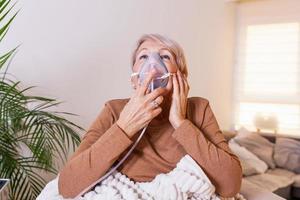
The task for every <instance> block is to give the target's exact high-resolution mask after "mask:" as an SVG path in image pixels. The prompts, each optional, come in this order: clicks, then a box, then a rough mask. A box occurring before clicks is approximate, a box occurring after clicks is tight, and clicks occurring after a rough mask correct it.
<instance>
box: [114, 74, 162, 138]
mask: <svg viewBox="0 0 300 200" xmlns="http://www.w3.org/2000/svg"><path fill="white" fill-rule="evenodd" d="M153 75H154V73H153V71H152V72H151V73H149V75H148V76H147V78H146V79H145V81H144V82H143V83H142V84H141V85H139V84H138V86H137V89H136V90H135V92H134V93H133V95H132V96H131V98H130V100H129V102H128V103H127V104H126V105H125V107H124V108H123V110H122V112H121V113H120V117H119V119H118V120H117V122H116V123H117V125H118V126H119V127H120V128H121V129H122V130H123V131H124V132H125V133H126V134H127V135H128V136H129V138H131V137H133V136H134V135H135V134H136V133H137V132H138V131H139V130H141V129H142V128H143V127H145V126H146V125H147V124H149V123H150V122H151V120H152V119H153V118H155V117H156V116H157V115H159V114H160V113H161V111H162V108H161V107H160V106H157V107H156V106H155V104H153V103H152V102H153V101H156V103H157V104H158V105H160V104H161V103H162V102H163V94H164V93H165V92H166V89H165V88H161V87H159V88H156V89H155V90H153V92H151V93H149V89H148V86H149V84H150V83H151V80H152V79H153Z"/></svg>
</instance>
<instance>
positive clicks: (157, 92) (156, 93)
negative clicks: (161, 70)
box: [146, 87, 166, 102]
mask: <svg viewBox="0 0 300 200" xmlns="http://www.w3.org/2000/svg"><path fill="white" fill-rule="evenodd" d="M165 92H166V88H161V87H159V88H156V89H155V90H153V92H151V93H150V94H148V95H147V97H146V100H147V102H151V101H153V100H154V99H155V98H157V97H158V96H162V95H163V94H164V93H165Z"/></svg>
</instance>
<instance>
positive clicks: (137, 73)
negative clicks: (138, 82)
mask: <svg viewBox="0 0 300 200" xmlns="http://www.w3.org/2000/svg"><path fill="white" fill-rule="evenodd" d="M139 74H140V73H139V72H133V73H132V74H131V75H130V77H134V76H137V75H139Z"/></svg>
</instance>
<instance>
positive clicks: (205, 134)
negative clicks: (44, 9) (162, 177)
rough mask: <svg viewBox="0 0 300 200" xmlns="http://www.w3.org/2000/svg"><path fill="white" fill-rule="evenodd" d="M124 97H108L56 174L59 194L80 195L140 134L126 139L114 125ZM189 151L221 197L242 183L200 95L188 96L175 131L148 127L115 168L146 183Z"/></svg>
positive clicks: (160, 126)
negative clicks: (130, 151) (74, 149)
mask: <svg viewBox="0 0 300 200" xmlns="http://www.w3.org/2000/svg"><path fill="white" fill-rule="evenodd" d="M128 101H129V99H114V100H110V101H107V102H106V103H105V106H104V108H102V110H101V111H100V113H99V115H98V116H97V118H96V120H95V121H94V122H93V123H92V125H91V126H90V127H89V129H88V131H87V132H86V134H85V135H84V137H83V139H82V142H81V143H80V145H79V147H78V149H77V150H76V152H75V153H74V155H73V156H72V157H71V158H70V159H69V160H68V162H67V163H66V165H65V166H64V168H63V169H62V170H61V172H60V176H59V181H58V186H59V192H60V194H61V195H63V196H64V197H65V198H72V197H75V196H76V195H77V194H79V193H80V192H81V191H82V190H84V189H85V188H86V187H88V186H89V185H90V184H91V183H93V182H95V181H96V180H97V179H99V178H100V177H101V176H103V175H104V174H105V173H106V172H107V171H108V170H109V169H110V167H111V166H112V165H113V164H114V163H115V162H118V161H119V160H120V159H121V158H122V157H123V156H124V155H125V154H126V152H127V151H128V150H129V148H130V146H131V145H132V144H133V143H134V141H135V140H136V138H137V137H138V135H139V134H136V135H135V136H134V137H132V138H129V137H128V135H127V134H126V133H125V132H124V131H123V130H122V129H121V128H120V127H119V126H118V125H117V123H116V121H117V119H118V118H119V114H120V112H121V111H122V109H123V107H124V106H125V105H126V103H127V102H128ZM186 154H189V155H190V156H191V157H192V158H193V159H194V160H195V161H196V162H197V163H198V164H199V165H200V166H201V168H202V169H203V170H204V172H205V173H206V175H207V176H208V177H209V179H210V180H211V181H212V183H213V185H214V186H215V187H216V192H217V194H219V195H220V196H223V197H232V196H234V195H235V194H236V193H238V192H239V190H240V187H241V179H242V170H241V165H240V162H239V159H238V158H237V156H236V155H234V154H233V153H232V152H231V150H230V149H229V147H228V143H227V142H226V140H225V138H224V135H223V134H222V131H221V130H220V128H219V125H218V123H217V120H216V118H215V116H214V114H213V111H212V109H211V107H210V104H209V101H208V100H207V99H204V98H201V97H190V98H188V104H187V119H186V120H184V122H183V123H182V124H181V125H180V126H179V127H178V128H177V129H174V128H173V127H172V125H171V124H170V123H169V121H168V120H162V122H161V123H160V124H158V125H151V124H150V125H149V126H148V128H147V130H146V133H145V135H144V136H143V138H142V139H141V141H140V142H139V144H138V145H137V146H136V148H135V150H134V151H133V152H132V154H131V155H130V156H129V157H128V158H127V160H126V161H125V162H124V163H123V164H122V165H121V166H120V167H119V168H118V171H120V172H121V173H123V174H125V175H126V176H127V177H129V178H130V179H132V180H133V181H139V182H143V181H151V180H153V179H154V177H155V176H156V175H157V174H160V173H168V172H170V171H171V170H172V169H174V168H175V167H176V164H177V163H178V162H179V160H180V159H181V158H182V157H183V156H184V155H186Z"/></svg>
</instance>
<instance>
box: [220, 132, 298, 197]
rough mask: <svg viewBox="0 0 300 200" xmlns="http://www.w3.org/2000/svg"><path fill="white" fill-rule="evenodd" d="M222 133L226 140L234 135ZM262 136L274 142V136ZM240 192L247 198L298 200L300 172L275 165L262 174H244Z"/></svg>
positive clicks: (232, 133) (233, 133)
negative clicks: (296, 172)
mask: <svg viewBox="0 0 300 200" xmlns="http://www.w3.org/2000/svg"><path fill="white" fill-rule="evenodd" d="M223 133H224V135H225V137H226V139H227V140H230V139H231V138H233V137H234V136H235V135H236V133H235V132H228V131H223ZM263 136H264V137H265V138H267V139H268V140H269V141H271V142H273V143H274V142H275V137H274V136H271V135H263ZM241 194H243V196H245V197H246V198H247V199H249V200H276V199H278V200H279V199H290V200H294V199H297V200H298V199H300V198H299V197H300V174H295V173H294V172H292V171H289V170H287V169H282V168H278V167H276V168H275V169H272V170H271V169H269V170H267V171H266V172H265V173H264V174H257V175H251V176H244V177H243V180H242V188H241ZM296 197H297V198H296Z"/></svg>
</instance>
